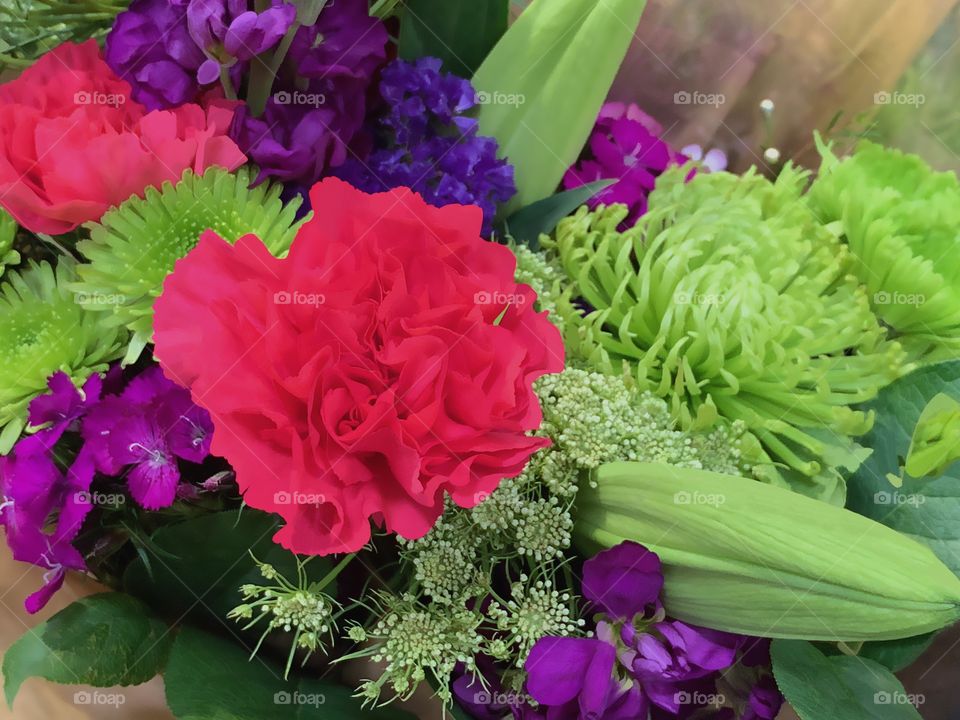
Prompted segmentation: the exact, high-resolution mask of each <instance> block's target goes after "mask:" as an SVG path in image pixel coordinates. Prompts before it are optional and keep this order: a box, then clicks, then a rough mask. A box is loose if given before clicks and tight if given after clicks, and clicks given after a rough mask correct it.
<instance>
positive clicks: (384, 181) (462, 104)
mask: <svg viewBox="0 0 960 720" xmlns="http://www.w3.org/2000/svg"><path fill="white" fill-rule="evenodd" d="M440 67H441V61H440V60H438V59H436V58H420V59H418V60H416V61H415V62H412V63H409V62H406V61H404V60H394V61H393V62H392V63H390V65H388V66H387V67H386V68H385V69H384V71H383V74H382V79H381V82H380V95H381V96H382V98H383V100H384V101H385V102H386V105H387V108H388V109H387V111H386V114H385V116H384V117H383V118H382V119H381V120H380V122H379V127H378V128H376V130H378V133H377V134H378V136H379V137H378V141H377V143H376V145H375V148H374V150H373V152H372V153H371V154H370V156H369V157H368V158H366V160H364V161H361V160H359V159H351V160H349V161H347V163H345V164H344V166H343V167H342V168H341V169H340V171H339V172H338V173H337V174H338V175H339V176H340V177H342V178H343V179H345V180H347V181H348V182H350V183H352V184H353V185H355V186H356V187H358V188H360V189H362V190H365V191H367V192H382V191H384V190H389V189H391V188H395V187H400V186H403V187H409V188H411V189H413V190H415V191H416V192H418V193H420V194H421V195H422V196H423V197H424V199H425V200H426V201H427V202H428V203H430V204H431V205H435V206H437V207H443V206H444V205H450V204H452V203H456V204H459V205H477V206H478V207H480V209H481V210H483V218H484V223H483V233H484V234H485V235H489V234H490V232H491V230H492V226H493V218H494V215H495V214H496V210H497V205H498V203H505V202H507V201H508V200H509V199H510V198H511V197H513V195H514V193H515V192H516V185H515V184H514V179H513V167H512V166H511V165H510V164H509V163H508V162H507V161H505V160H500V159H498V158H497V151H498V146H497V142H496V140H494V139H493V138H489V137H484V136H481V135H478V134H477V121H476V120H475V119H474V118H471V117H469V116H467V115H466V114H465V113H467V112H468V111H470V110H471V109H472V108H473V107H474V106H475V105H476V103H477V95H476V92H475V91H474V89H473V86H472V85H471V84H470V83H469V81H467V80H463V79H461V78H458V77H456V76H455V75H452V74H449V73H443V72H441V70H440Z"/></svg>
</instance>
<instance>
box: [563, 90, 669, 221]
mask: <svg viewBox="0 0 960 720" xmlns="http://www.w3.org/2000/svg"><path fill="white" fill-rule="evenodd" d="M662 134H663V128H662V127H660V125H659V124H658V123H657V122H656V121H655V120H654V119H653V118H651V117H650V116H649V115H647V114H646V113H645V112H643V111H642V110H641V109H640V108H639V107H637V106H636V105H634V104H630V105H626V104H624V103H617V102H611V103H607V104H605V105H604V106H603V107H602V108H601V109H600V115H599V116H598V117H597V124H596V125H595V126H594V129H593V133H592V134H591V135H590V140H589V143H588V148H589V154H588V155H589V156H588V157H587V158H585V159H583V160H581V161H580V162H579V163H578V164H576V165H574V166H573V167H571V168H570V169H569V170H567V173H566V175H564V177H563V186H564V187H565V188H567V189H568V190H569V189H571V188H576V187H580V186H581V185H586V184H588V183H591V182H595V181H597V180H616V182H615V183H614V184H613V185H610V186H609V187H607V188H604V189H603V190H601V191H600V192H599V193H597V194H596V195H594V196H593V198H591V199H590V201H589V203H588V204H589V205H590V207H596V206H597V205H601V204H602V205H612V204H614V203H621V204H623V205H626V206H627V207H629V208H630V215H629V216H628V217H627V219H626V220H625V221H624V225H625V226H627V227H630V226H632V225H633V224H634V223H635V222H636V221H637V219H638V218H639V217H640V216H641V215H643V214H644V213H645V212H646V211H647V196H648V195H649V194H650V191H651V190H653V187H654V184H655V183H656V181H657V178H658V177H659V176H660V174H661V173H662V172H663V171H664V170H666V169H667V168H668V167H670V166H671V165H682V164H683V163H685V162H686V161H687V159H688V158H687V157H686V156H685V155H682V154H680V153H678V152H676V151H675V150H674V149H673V148H671V147H670V145H669V144H667V143H666V142H665V141H664V140H662V139H661V135H662Z"/></svg>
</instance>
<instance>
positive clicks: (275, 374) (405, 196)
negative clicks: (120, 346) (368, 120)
mask: <svg viewBox="0 0 960 720" xmlns="http://www.w3.org/2000/svg"><path fill="white" fill-rule="evenodd" d="M310 199H311V201H312V205H313V210H314V218H313V220H311V221H310V222H308V223H307V224H306V225H304V227H303V228H302V229H301V230H300V232H299V233H298V235H297V238H296V240H295V241H294V243H293V247H292V248H291V250H290V253H289V255H288V256H287V257H286V258H285V259H283V260H278V259H276V258H274V257H273V256H271V255H270V253H269V252H268V251H267V249H266V248H265V247H264V245H263V243H261V242H260V240H258V239H257V238H256V237H254V236H246V237H244V238H241V239H240V240H239V241H238V242H237V243H236V245H231V244H229V243H227V242H225V241H224V240H222V239H220V238H219V237H218V236H217V235H216V234H214V233H213V232H207V233H205V234H204V236H203V237H202V238H201V240H200V243H199V244H198V246H197V247H196V248H195V249H194V250H193V251H192V252H191V253H190V254H189V255H188V256H187V257H186V258H184V259H182V260H180V261H179V262H178V263H177V266H176V269H175V271H174V272H173V273H172V274H171V275H170V276H169V277H168V278H167V281H166V283H165V284H164V292H163V295H162V296H161V297H160V299H159V300H158V301H157V304H156V307H155V323H154V329H155V338H156V355H157V357H158V359H159V360H160V363H161V365H162V366H163V368H164V370H165V372H166V373H167V375H168V376H169V377H170V378H171V379H173V380H175V381H177V382H180V383H182V384H184V385H186V386H188V387H189V388H190V389H191V391H192V393H193V397H194V400H195V402H196V403H197V404H199V405H201V406H202V407H204V408H206V409H207V410H209V411H210V413H211V415H212V417H213V420H214V426H215V432H214V440H213V447H212V451H213V452H214V453H215V454H218V455H222V456H223V457H225V458H227V459H228V460H229V461H230V462H231V464H232V465H233V467H234V469H235V470H236V473H237V480H238V482H239V484H240V487H241V489H242V490H243V491H244V499H245V500H246V502H247V503H248V504H249V505H251V506H253V507H256V508H260V509H263V510H267V511H269V512H274V513H278V514H280V515H281V516H283V518H284V519H285V520H286V525H285V526H284V527H283V528H282V529H281V530H280V531H279V532H278V533H277V536H276V540H277V541H278V542H280V543H281V544H282V545H284V546H285V547H287V548H289V549H290V550H292V551H294V552H297V553H309V554H327V553H334V552H347V551H354V550H357V549H359V548H361V547H362V546H363V545H364V544H365V543H366V542H367V541H368V540H369V539H370V519H371V518H372V519H373V520H374V521H375V522H378V523H381V524H383V525H385V526H386V528H387V529H388V530H390V531H393V532H396V533H398V534H399V535H401V536H403V537H405V538H417V537H421V536H422V535H424V534H425V533H426V532H427V531H428V530H429V529H430V528H431V527H432V526H433V524H434V523H435V522H436V520H437V518H438V517H439V516H440V514H441V512H442V511H443V501H444V496H445V495H448V494H449V496H450V497H451V498H452V499H453V501H454V502H455V503H457V504H458V505H461V506H463V507H472V506H474V505H476V504H477V503H478V502H479V501H480V500H481V499H482V498H483V497H484V496H485V495H486V494H488V493H490V492H491V491H493V490H494V489H495V488H496V487H497V485H498V483H499V482H500V480H501V479H502V478H504V477H511V476H514V475H517V474H518V473H519V472H520V471H521V470H522V469H523V467H524V466H525V464H526V463H527V461H528V459H529V458H530V455H531V454H532V453H534V452H535V451H536V450H537V449H539V448H541V447H543V446H544V445H546V444H547V442H548V441H547V440H546V439H544V438H541V437H534V436H531V435H530V434H529V431H532V430H534V429H536V428H537V427H538V426H539V424H540V421H541V414H540V406H539V403H538V401H537V397H536V395H535V394H534V392H533V390H532V384H533V381H534V380H535V379H536V378H537V377H539V376H541V375H543V374H544V373H549V372H559V371H560V370H561V369H562V368H563V344H562V342H561V339H560V335H559V333H558V332H557V330H556V328H554V327H553V325H551V323H550V322H549V320H548V319H547V317H546V314H545V313H537V312H536V311H535V310H534V308H533V304H534V300H535V295H534V293H533V291H532V290H531V289H530V288H529V287H527V286H526V285H517V284H516V283H515V281H514V270H515V265H516V262H515V259H514V256H513V253H512V252H511V251H510V250H509V249H508V248H506V247H504V246H502V245H497V244H494V243H490V242H487V241H484V240H482V239H481V238H480V225H481V222H482V219H483V218H482V212H481V211H480V209H479V208H476V207H463V206H456V205H450V206H447V207H444V208H434V207H431V206H429V205H427V204H426V203H425V202H424V201H423V199H422V198H421V197H420V196H419V195H416V194H415V193H413V192H411V191H410V190H408V189H406V188H400V189H397V190H393V191H391V192H387V193H382V194H377V195H368V194H366V193H363V192H361V191H359V190H356V189H354V188H352V187H351V186H349V185H347V184H346V183H344V182H341V181H339V180H335V179H328V180H325V181H323V182H322V183H319V184H318V185H316V186H314V188H313V190H312V191H311V193H310Z"/></svg>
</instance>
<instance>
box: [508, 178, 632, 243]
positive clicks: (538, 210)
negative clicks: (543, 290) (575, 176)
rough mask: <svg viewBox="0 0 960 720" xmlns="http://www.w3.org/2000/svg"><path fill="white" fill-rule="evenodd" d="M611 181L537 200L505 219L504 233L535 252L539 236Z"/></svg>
mask: <svg viewBox="0 0 960 720" xmlns="http://www.w3.org/2000/svg"><path fill="white" fill-rule="evenodd" d="M615 182H617V181H616V180H596V181H594V182H592V183H587V184H586V185H581V186H580V187H576V188H573V189H572V190H566V191H564V192H561V193H557V194H556V195H551V196H550V197H548V198H544V199H543V200H538V201H537V202H535V203H533V204H532V205H528V206H527V207H525V208H523V209H521V210H517V212H515V213H514V214H513V215H511V216H510V217H509V218H507V221H506V229H507V233H508V234H509V235H510V237H512V238H513V239H514V240H516V241H517V242H521V243H526V244H527V245H529V246H530V247H531V248H532V249H534V250H536V249H537V246H538V245H539V239H540V236H541V235H542V234H546V233H551V232H553V229H554V228H555V227H556V226H557V223H558V222H560V221H561V220H562V219H563V218H565V217H566V216H567V215H569V214H570V213H572V212H573V211H574V210H576V209H577V208H578V207H580V206H581V205H583V204H584V203H585V202H586V201H587V200H589V199H590V198H592V197H593V196H594V195H596V194H597V193H598V192H600V191H601V190H603V189H604V188H608V187H610V186H611V185H613V184H614V183H615Z"/></svg>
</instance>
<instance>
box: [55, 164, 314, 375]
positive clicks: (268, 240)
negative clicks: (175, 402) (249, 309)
mask: <svg viewBox="0 0 960 720" xmlns="http://www.w3.org/2000/svg"><path fill="white" fill-rule="evenodd" d="M252 179H253V173H252V172H251V170H250V169H249V168H241V169H240V170H238V171H236V172H235V173H233V174H231V173H229V172H227V171H226V170H223V169H220V168H210V169H209V170H207V171H206V172H205V173H204V174H203V175H202V176H197V175H194V174H193V173H192V172H190V171H189V170H188V171H187V172H185V173H184V175H183V178H182V179H181V180H180V182H178V183H177V184H176V185H175V186H174V185H171V184H170V183H166V184H164V186H163V187H162V188H161V189H160V190H157V189H156V188H147V190H146V196H145V197H144V198H138V197H132V198H130V199H129V200H127V201H126V202H124V203H123V204H121V205H120V206H119V207H116V208H114V209H112V210H110V211H109V212H108V213H107V214H106V215H104V216H103V218H102V219H101V220H100V222H99V223H91V224H89V225H88V226H87V227H88V228H89V230H90V239H89V240H84V241H81V242H80V243H78V244H77V248H78V250H79V251H80V252H81V253H83V255H84V256H85V257H86V258H88V259H89V260H90V262H89V264H84V265H80V266H79V267H78V268H77V274H78V275H79V278H80V279H79V281H78V282H75V283H73V284H72V286H71V289H72V290H73V291H74V292H76V293H77V296H78V297H79V298H81V300H82V302H83V304H84V307H85V308H86V309H88V310H91V311H94V312H97V313H100V314H101V315H104V316H105V322H106V323H107V324H109V325H111V326H115V327H126V328H129V329H130V330H131V331H132V333H133V338H132V339H131V341H130V347H129V348H128V350H127V354H126V357H125V358H124V363H131V362H133V361H135V360H136V359H137V357H139V355H140V352H141V351H142V350H143V348H144V346H145V345H146V344H147V343H148V342H150V341H151V338H152V336H153V303H154V300H156V298H157V297H159V295H160V292H161V291H162V289H163V281H164V278H166V277H167V275H169V274H170V273H171V272H172V271H173V265H174V263H175V262H176V261H177V260H179V259H180V258H182V257H183V256H184V255H186V254H187V253H188V252H190V251H191V250H192V249H193V248H194V247H195V246H196V244H197V242H198V240H199V239H200V235H201V234H202V233H203V232H204V231H205V230H207V229H212V230H214V231H215V232H216V233H217V234H218V235H220V236H221V237H223V238H224V239H226V240H229V241H231V242H234V241H236V240H237V239H239V238H240V237H242V236H243V235H246V234H248V233H253V234H255V235H257V237H259V238H260V239H261V240H262V241H263V242H264V244H265V245H266V246H267V247H268V248H269V249H270V251H271V252H273V253H274V254H277V255H279V254H282V253H285V252H286V251H287V250H288V249H289V247H290V243H291V242H293V238H294V235H296V232H297V228H299V226H300V224H301V223H302V220H301V221H297V220H296V212H297V208H298V207H299V206H300V201H299V200H296V201H293V202H290V203H287V204H284V203H283V202H282V201H281V200H280V192H281V190H282V188H281V187H280V186H279V185H268V184H261V185H258V186H257V187H255V188H251V187H250V182H251V181H252ZM305 219H306V218H304V220H305Z"/></svg>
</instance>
